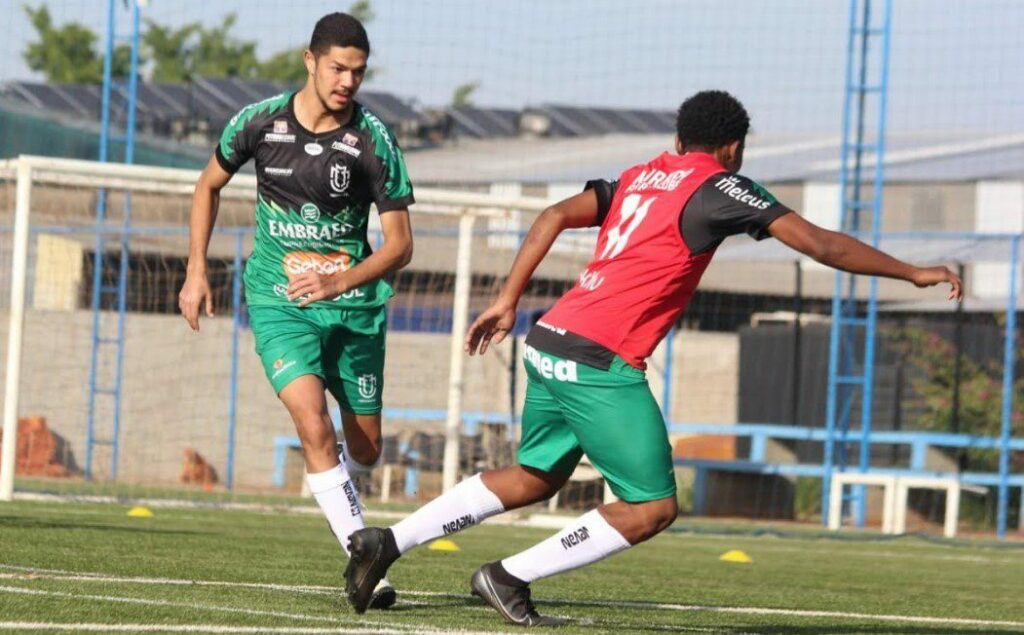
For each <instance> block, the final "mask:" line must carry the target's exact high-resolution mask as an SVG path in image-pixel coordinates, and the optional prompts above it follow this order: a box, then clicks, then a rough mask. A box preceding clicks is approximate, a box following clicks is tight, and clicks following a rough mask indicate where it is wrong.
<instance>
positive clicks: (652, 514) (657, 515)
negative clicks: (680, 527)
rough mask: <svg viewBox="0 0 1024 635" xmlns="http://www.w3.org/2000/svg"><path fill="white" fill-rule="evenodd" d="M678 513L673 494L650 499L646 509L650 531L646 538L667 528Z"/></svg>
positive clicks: (677, 505)
mask: <svg viewBox="0 0 1024 635" xmlns="http://www.w3.org/2000/svg"><path fill="white" fill-rule="evenodd" d="M678 515H679V504H678V503H677V502H676V498H675V496H672V497H669V498H662V499H660V500H656V501H651V502H650V504H649V507H648V510H647V526H648V529H649V532H650V534H649V535H648V536H647V538H653V537H654V536H656V535H657V534H660V533H661V532H663V531H665V530H666V529H668V528H669V527H670V526H672V523H674V522H675V520H676V517H677V516H678ZM645 540H646V538H645Z"/></svg>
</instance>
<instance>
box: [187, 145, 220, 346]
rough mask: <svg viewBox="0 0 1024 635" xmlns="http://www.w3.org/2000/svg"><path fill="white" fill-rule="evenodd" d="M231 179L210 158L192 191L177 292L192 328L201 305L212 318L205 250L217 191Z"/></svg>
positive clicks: (215, 161)
mask: <svg viewBox="0 0 1024 635" xmlns="http://www.w3.org/2000/svg"><path fill="white" fill-rule="evenodd" d="M230 180H231V174H230V173H229V172H227V171H225V170H224V168H222V167H221V166H220V163H218V162H217V158H216V157H211V158H210V162H209V163H207V164H206V167H205V168H204V169H203V172H202V174H200V175H199V181H198V182H196V189H195V192H194V193H193V194H192V211H191V213H190V214H189V222H188V228H189V229H188V269H187V273H186V275H185V284H184V285H183V286H182V287H181V292H180V293H179V294H178V308H179V309H181V315H182V316H183V317H184V318H185V321H186V322H188V325H189V326H191V327H192V330H193V331H198V330H199V309H200V307H202V308H203V309H204V310H205V312H206V315H207V316H209V317H213V294H212V293H211V292H210V282H209V280H208V279H207V277H206V250H207V248H208V247H209V245H210V234H212V233H213V224H214V222H216V220H217V208H218V206H219V205H220V190H221V188H223V187H224V186H225V185H227V184H228V181H230Z"/></svg>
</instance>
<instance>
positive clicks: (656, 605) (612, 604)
mask: <svg viewBox="0 0 1024 635" xmlns="http://www.w3.org/2000/svg"><path fill="white" fill-rule="evenodd" d="M0 569H8V570H17V571H23V572H25V573H26V574H29V575H28V576H26V578H28V579H31V576H33V575H34V576H35V577H36V578H37V579H38V578H43V579H55V580H57V579H76V580H79V579H80V580H86V581H94V582H107V583H110V582H123V583H129V584H132V583H134V584H165V585H198V586H222V587H237V588H262V589H271V590H279V591H285V592H298V593H303V592H305V593H340V592H341V589H340V588H336V587H328V586H309V585H294V586H293V585H286V584H260V583H246V582H228V581H214V580H209V581H199V580H196V581H193V580H184V579H178V578H132V577H117V576H109V575H106V574H102V573H85V574H82V573H76V572H72V571H61V570H57V569H36V568H33V567H21V566H14V565H5V564H0ZM10 588H17V587H0V590H3V589H10ZM402 594H403V595H407V596H412V597H444V598H452V599H470V598H471V596H469V595H462V594H456V593H438V592H433V591H408V590H403V591H402ZM69 595H70V594H69ZM72 597H87V596H72ZM140 602H147V603H148V602H154V603H155V602H157V601H156V600H152V601H151V600H145V601H140ZM538 603H539V604H545V603H552V604H554V603H559V604H571V605H576V606H594V607H608V608H639V609H656V610H663V611H681V612H693V613H699V612H704V613H732V614H739V615H783V616H790V617H827V618H840V619H856V620H863V621H879V622H907V623H916V624H939V625H943V624H944V625H956V626H1000V627H1009V628H1021V629H1024V621H1010V620H981V619H972V618H956V617H930V616H925V615H885V614H881V615H879V614H872V613H852V612H845V611H815V610H807V609H779V608H760V607H746V606H701V605H692V604H672V603H665V602H632V601H625V600H607V601H603V600H579V599H559V598H552V599H550V600H547V601H546V602H545V601H544V600H539V601H538ZM231 610H232V611H244V609H231ZM309 619H318V620H319V619H329V618H319V617H312V616H310V617H309Z"/></svg>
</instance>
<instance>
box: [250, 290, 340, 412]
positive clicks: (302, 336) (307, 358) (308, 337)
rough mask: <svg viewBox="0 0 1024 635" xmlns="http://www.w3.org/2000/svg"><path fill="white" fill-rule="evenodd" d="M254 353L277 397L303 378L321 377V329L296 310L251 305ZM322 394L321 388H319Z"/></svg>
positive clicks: (301, 311) (322, 375)
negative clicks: (291, 384) (257, 356)
mask: <svg viewBox="0 0 1024 635" xmlns="http://www.w3.org/2000/svg"><path fill="white" fill-rule="evenodd" d="M249 324H250V326H251V327H252V333H253V339H255V341H256V354H257V355H259V357H260V362H261V363H262V364H263V371H264V372H265V373H266V375H267V379H268V380H269V381H270V384H271V385H272V386H273V387H274V392H275V393H277V394H278V395H280V394H281V392H282V391H283V390H284V388H285V387H286V386H288V385H289V384H290V383H291V382H293V381H294V380H295V379H297V378H299V377H302V376H304V375H315V376H317V377H319V378H321V379H322V378H323V377H324V369H323V359H322V355H321V345H320V339H321V338H320V329H319V327H318V326H317V324H315V323H314V322H312V321H310V320H309V318H308V316H306V315H305V314H304V313H303V309H299V308H297V307H277V306H251V307H249ZM321 393H322V388H321Z"/></svg>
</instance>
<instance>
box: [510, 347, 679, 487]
mask: <svg viewBox="0 0 1024 635" xmlns="http://www.w3.org/2000/svg"><path fill="white" fill-rule="evenodd" d="M524 363H525V366H526V375H527V384H526V404H525V405H524V406H523V424H522V425H523V429H522V439H521V441H520V445H519V454H518V457H517V458H518V460H519V464H520V465H525V466H527V467H533V468H536V469H538V470H542V471H544V472H555V473H559V474H571V473H572V471H573V470H574V469H576V464H577V463H579V460H580V457H582V456H583V454H586V455H587V457H588V458H589V459H590V462H591V463H592V464H593V465H594V467H595V468H597V470H598V471H599V472H601V475H602V476H604V479H605V481H606V482H607V483H608V485H609V486H610V487H611V490H612V492H614V493H615V495H616V496H618V497H619V498H620V499H622V500H624V501H628V502H631V503H640V502H644V501H651V500H657V499H659V498H666V497H668V496H674V495H675V492H676V481H675V476H674V473H673V469H672V448H671V446H670V445H669V442H668V433H667V432H666V430H665V420H664V418H663V417H662V415H661V409H660V408H659V407H658V404H657V402H656V401H655V400H654V395H652V394H651V389H650V387H649V386H648V385H647V379H646V378H645V376H644V372H643V371H642V370H640V369H637V368H634V367H632V366H630V365H629V364H627V363H626V362H624V361H623V360H622V359H621V358H620V357H618V356H616V357H615V358H614V360H613V361H612V364H611V367H610V368H609V369H608V370H600V369H597V368H593V367H591V366H587V365H585V364H581V363H578V362H572V361H567V360H564V359H562V358H560V357H557V356H555V355H551V354H548V353H544V352H542V351H538V350H537V349H535V348H533V347H532V346H529V345H527V346H526V354H525V355H524Z"/></svg>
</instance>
